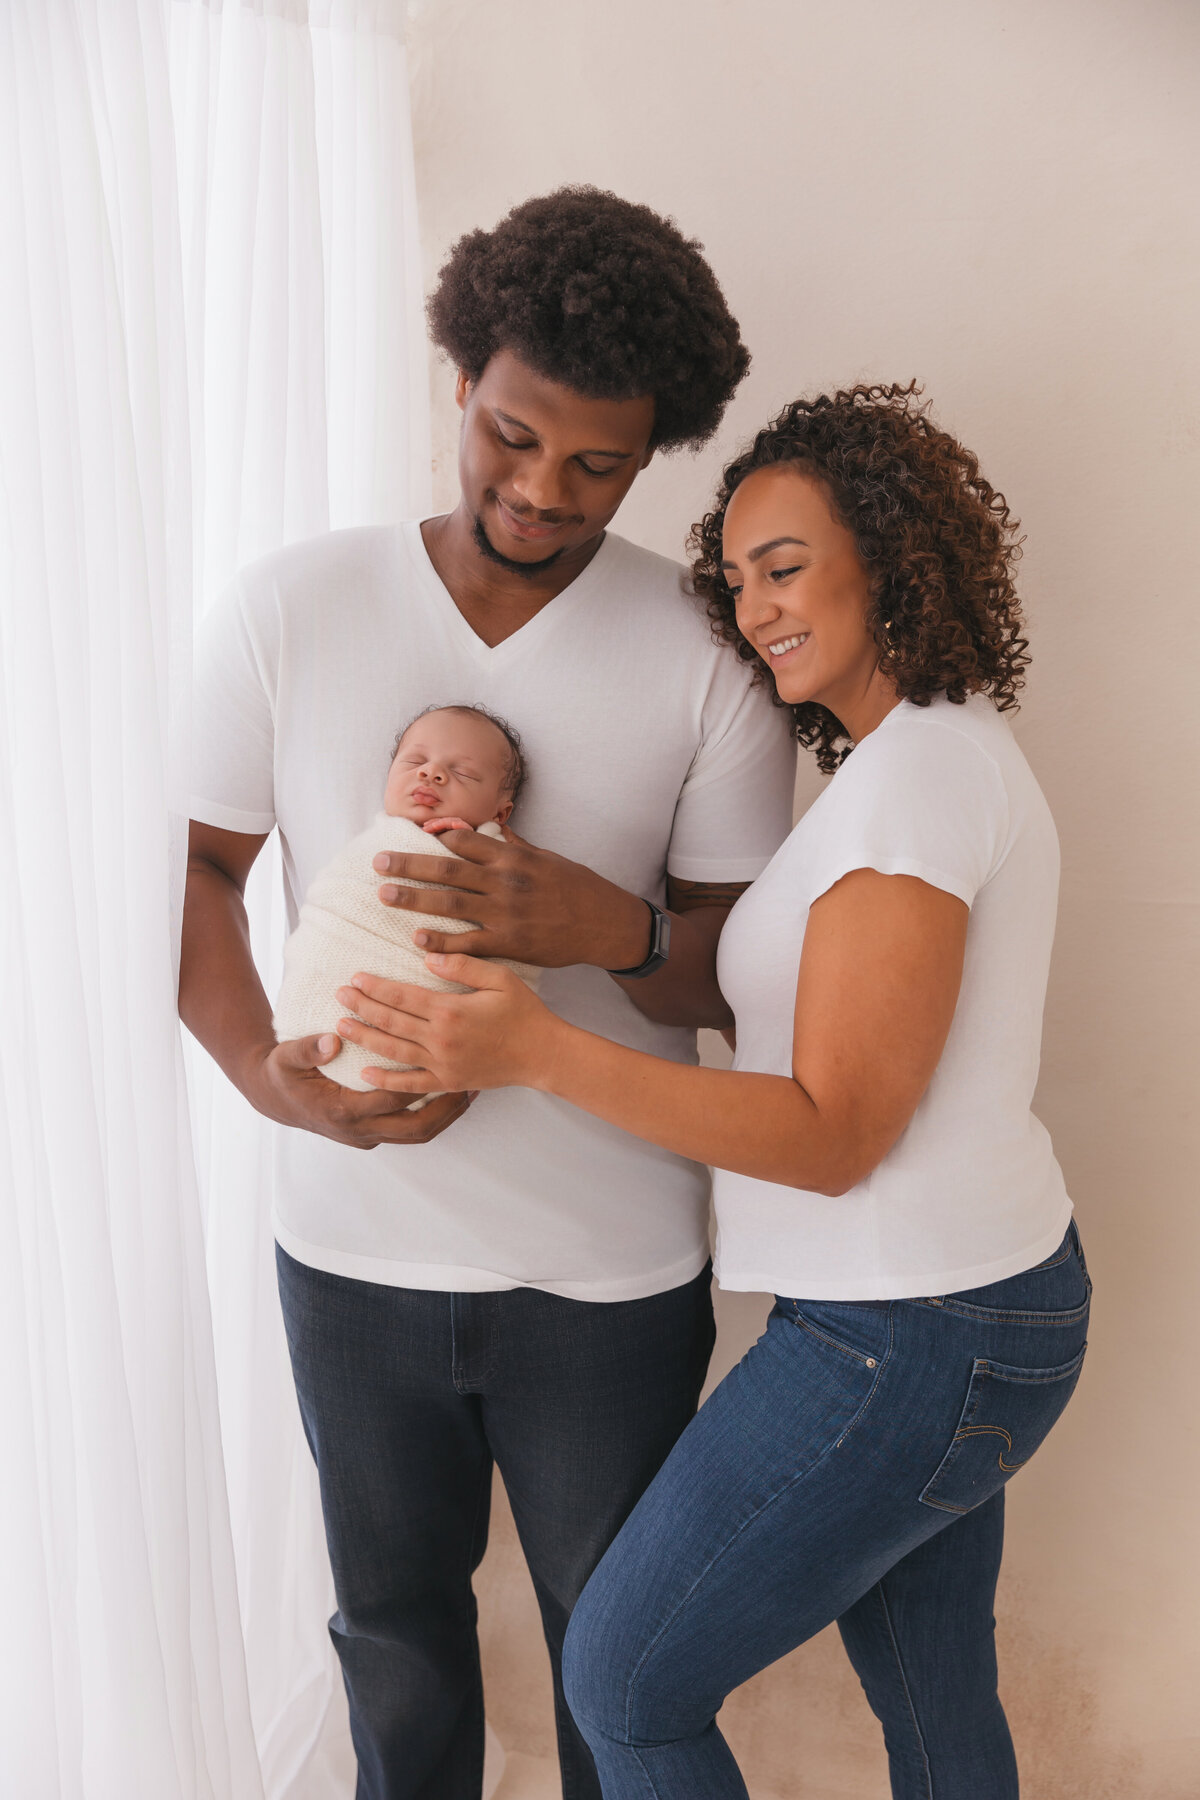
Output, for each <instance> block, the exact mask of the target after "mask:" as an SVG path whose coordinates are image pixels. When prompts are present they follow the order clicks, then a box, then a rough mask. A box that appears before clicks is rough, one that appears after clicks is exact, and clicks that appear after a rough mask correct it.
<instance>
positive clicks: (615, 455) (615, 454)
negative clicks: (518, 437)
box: [494, 406, 633, 462]
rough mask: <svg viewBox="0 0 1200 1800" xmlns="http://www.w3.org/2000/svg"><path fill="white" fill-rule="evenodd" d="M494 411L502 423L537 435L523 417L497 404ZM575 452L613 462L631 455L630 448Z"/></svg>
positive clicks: (625, 459)
mask: <svg viewBox="0 0 1200 1800" xmlns="http://www.w3.org/2000/svg"><path fill="white" fill-rule="evenodd" d="M494 411H495V414H496V417H497V418H498V419H503V421H504V423H505V424H506V425H511V426H512V427H513V428H514V430H516V431H526V432H528V433H529V436H530V437H537V435H538V434H537V432H536V431H535V430H534V429H533V426H532V425H526V423H525V421H524V419H514V418H513V416H512V414H511V413H506V412H502V411H501V409H500V407H498V406H497V407H495V408H494ZM575 454H576V456H611V457H612V459H613V461H614V462H628V461H629V458H630V457H631V456H632V455H633V451H632V450H576V452H575Z"/></svg>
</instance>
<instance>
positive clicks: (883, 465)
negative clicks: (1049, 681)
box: [688, 381, 1029, 774]
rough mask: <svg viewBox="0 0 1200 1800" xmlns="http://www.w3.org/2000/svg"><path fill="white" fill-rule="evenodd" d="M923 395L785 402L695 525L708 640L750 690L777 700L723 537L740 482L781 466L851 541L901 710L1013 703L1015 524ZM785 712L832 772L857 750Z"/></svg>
mask: <svg viewBox="0 0 1200 1800" xmlns="http://www.w3.org/2000/svg"><path fill="white" fill-rule="evenodd" d="M921 391H922V390H921V389H920V388H919V387H918V386H917V384H916V382H915V381H910V382H909V383H908V385H907V387H899V386H894V385H893V386H890V387H882V386H868V385H867V384H865V383H861V382H860V383H859V384H858V385H857V386H855V387H851V388H843V389H840V390H839V391H838V392H837V393H836V394H833V395H829V394H820V395H818V397H817V398H816V399H815V400H794V401H793V402H792V404H791V405H790V406H785V407H784V409H783V411H782V412H781V413H780V414H779V416H778V417H777V418H775V419H772V421H771V423H770V424H769V425H767V426H765V427H764V429H763V430H762V431H760V432H759V434H758V436H757V437H756V438H755V440H754V442H753V443H752V444H751V445H750V448H749V449H748V450H745V451H743V452H742V454H741V455H740V456H738V457H735V459H734V460H733V462H731V463H730V464H729V465H728V467H727V468H726V470H725V473H724V475H723V477H722V479H721V486H720V489H719V491H718V493H717V498H716V503H715V505H714V507H713V510H712V512H710V513H708V514H706V515H705V517H704V518H703V519H702V520H701V521H700V523H699V524H698V525H696V526H694V527H693V528H692V533H691V536H690V538H689V540H688V544H689V548H690V549H691V550H693V551H694V553H695V560H694V562H693V565H692V578H693V581H694V584H695V588H696V592H697V593H698V594H699V595H700V596H701V597H702V598H703V599H704V600H705V601H706V602H707V606H708V616H709V618H710V619H711V620H712V623H713V635H714V637H715V638H716V639H717V641H718V642H719V643H724V644H730V645H732V646H733V648H734V649H735V650H736V651H737V653H738V655H739V656H740V657H741V659H742V661H743V662H748V663H753V664H754V665H755V669H754V679H755V681H756V682H758V683H763V684H767V685H770V687H771V689H772V692H773V693H774V683H773V681H772V678H771V675H770V672H769V669H768V667H767V665H766V663H765V662H764V661H763V659H762V657H760V656H759V654H758V652H757V651H756V650H755V649H754V647H753V645H752V644H750V643H748V642H747V641H746V639H745V638H744V637H743V636H742V634H741V632H740V631H739V630H738V628H737V621H736V617H735V608H734V598H733V595H732V594H731V593H730V591H729V588H728V586H727V584H726V581H725V577H724V575H723V574H722V572H721V557H722V549H721V534H722V529H723V527H724V523H725V510H726V508H727V507H728V505H729V502H730V499H731V497H732V496H733V494H734V492H735V491H736V489H737V488H738V487H739V486H740V485H741V483H742V482H743V481H745V479H746V477H747V476H748V475H752V474H753V473H754V472H755V470H757V469H767V468H772V467H774V466H775V465H777V464H780V463H784V464H790V465H792V466H794V467H796V468H799V469H801V470H803V471H805V472H806V473H809V474H811V475H813V476H814V477H816V478H817V479H818V480H819V481H820V482H821V483H822V484H823V486H824V487H825V489H826V492H827V493H828V495H829V498H830V500H831V502H832V505H833V509H834V511H835V512H836V514H837V515H838V517H839V518H840V519H841V521H842V523H843V524H844V525H845V526H846V528H847V529H848V530H849V531H850V532H851V533H852V535H853V537H854V543H855V548H856V549H857V551H858V555H859V557H860V558H861V560H862V562H863V564H864V565H865V567H866V569H867V572H868V574H869V576H870V579H871V601H870V606H869V610H868V615H867V624H868V626H869V628H870V630H871V631H872V633H873V634H874V638H875V643H876V645H877V647H878V651H879V668H880V671H881V673H882V674H883V675H885V676H886V677H887V679H888V680H889V681H890V682H891V683H892V685H893V686H894V687H895V689H896V691H897V692H898V693H899V695H900V697H901V699H903V700H911V701H912V702H913V704H914V705H916V706H928V705H929V702H930V700H931V699H932V698H933V696H934V695H935V694H945V696H946V698H947V699H948V700H952V701H954V703H955V704H956V705H961V704H962V702H963V701H964V700H965V699H966V698H967V695H968V694H989V695H990V696H991V698H992V700H993V701H994V703H995V705H996V707H997V709H998V710H999V711H1000V712H1009V711H1011V710H1012V709H1013V708H1015V707H1016V705H1017V693H1018V691H1019V689H1020V688H1021V687H1023V686H1024V671H1025V669H1026V667H1027V666H1028V663H1029V645H1028V643H1027V641H1026V639H1025V637H1024V636H1023V635H1022V629H1023V620H1022V618H1021V603H1020V601H1019V600H1018V598H1017V594H1016V590H1015V588H1014V587H1013V582H1012V570H1013V567H1014V565H1015V563H1016V562H1017V560H1018V559H1019V557H1020V554H1021V546H1020V540H1019V539H1018V538H1017V537H1016V535H1015V534H1016V531H1017V529H1018V521H1017V520H1016V519H1014V518H1012V517H1011V515H1010V514H1009V510H1008V502H1007V501H1006V500H1005V498H1004V495H1003V494H999V493H997V492H996V490H995V488H993V487H992V486H991V485H990V483H989V482H987V481H985V480H984V478H983V476H982V475H981V474H980V472H979V463H978V460H977V459H976V458H975V457H974V456H973V455H972V454H971V452H970V451H969V450H967V449H964V447H963V446H962V444H960V443H958V441H957V440H956V439H955V438H952V437H951V436H950V434H949V433H948V432H945V431H941V430H939V429H938V427H937V426H936V425H934V424H933V423H932V421H931V420H930V418H929V416H928V405H927V404H925V405H922V404H921V403H920V401H919V396H920V394H921ZM775 699H776V703H777V704H778V705H785V704H786V702H784V701H781V700H780V699H779V696H778V694H775ZM790 710H791V713H792V717H793V720H794V723H795V735H796V737H797V738H798V739H799V740H800V742H801V743H802V744H803V745H804V746H805V748H806V749H809V750H815V751H816V755H817V762H818V764H819V765H820V767H821V769H822V770H823V771H824V772H825V773H826V774H830V773H831V772H832V771H833V770H834V769H836V768H837V767H838V765H839V763H841V762H843V761H844V760H845V758H846V757H847V756H848V755H849V754H850V751H851V749H853V745H852V744H851V743H850V741H849V733H848V732H847V731H846V729H845V727H844V726H843V725H842V723H841V721H840V720H839V719H837V718H835V717H834V715H833V713H831V712H830V711H829V710H828V709H827V708H826V707H824V706H820V705H817V704H816V703H814V702H807V701H806V702H804V703H802V704H801V705H798V706H792V707H791V709H790Z"/></svg>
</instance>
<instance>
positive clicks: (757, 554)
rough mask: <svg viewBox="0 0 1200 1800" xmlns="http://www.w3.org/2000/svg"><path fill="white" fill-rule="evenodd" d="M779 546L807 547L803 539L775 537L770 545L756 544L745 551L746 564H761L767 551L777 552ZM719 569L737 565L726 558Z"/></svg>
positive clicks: (804, 548) (730, 557)
mask: <svg viewBox="0 0 1200 1800" xmlns="http://www.w3.org/2000/svg"><path fill="white" fill-rule="evenodd" d="M781 544H799V546H800V548H801V549H802V550H807V549H808V545H807V544H806V543H805V541H804V539H803V538H797V537H777V538H772V539H771V541H770V543H767V544H756V545H755V546H754V549H753V550H747V552H746V559H747V561H748V562H752V563H756V562H761V561H762V559H763V557H764V556H766V555H767V553H768V551H771V550H778V549H779V546H780V545H781ZM721 567H722V568H723V569H736V568H737V564H736V562H735V561H734V560H733V558H732V556H727V557H725V558H724V560H723V561H722V563H721Z"/></svg>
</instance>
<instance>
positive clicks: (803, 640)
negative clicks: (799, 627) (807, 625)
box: [766, 631, 811, 668]
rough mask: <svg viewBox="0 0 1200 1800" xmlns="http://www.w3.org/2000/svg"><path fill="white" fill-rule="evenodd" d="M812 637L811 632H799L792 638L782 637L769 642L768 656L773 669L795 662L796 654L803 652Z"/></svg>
mask: <svg viewBox="0 0 1200 1800" xmlns="http://www.w3.org/2000/svg"><path fill="white" fill-rule="evenodd" d="M810 636H811V633H810V632H807V631H801V632H797V633H796V634H795V635H794V636H792V637H780V638H774V639H771V640H769V641H768V643H767V646H766V649H767V655H768V656H769V657H770V658H771V667H772V668H776V667H778V666H779V665H780V664H781V663H785V662H791V661H794V660H795V652H796V651H799V650H803V648H804V646H805V644H807V642H808V640H809V637H810Z"/></svg>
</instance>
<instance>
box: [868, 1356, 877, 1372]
mask: <svg viewBox="0 0 1200 1800" xmlns="http://www.w3.org/2000/svg"><path fill="white" fill-rule="evenodd" d="M867 1367H868V1369H873V1368H874V1367H875V1358H874V1357H873V1356H868V1358H867Z"/></svg>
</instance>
